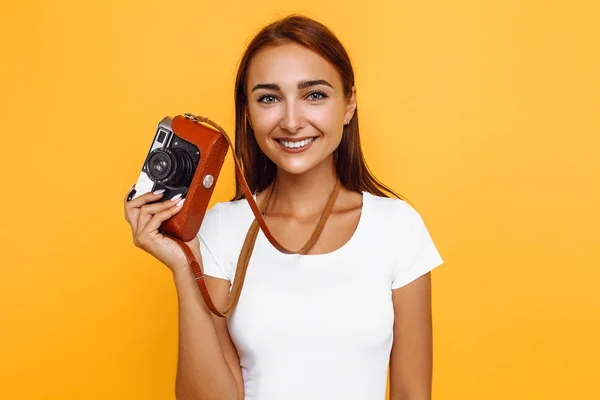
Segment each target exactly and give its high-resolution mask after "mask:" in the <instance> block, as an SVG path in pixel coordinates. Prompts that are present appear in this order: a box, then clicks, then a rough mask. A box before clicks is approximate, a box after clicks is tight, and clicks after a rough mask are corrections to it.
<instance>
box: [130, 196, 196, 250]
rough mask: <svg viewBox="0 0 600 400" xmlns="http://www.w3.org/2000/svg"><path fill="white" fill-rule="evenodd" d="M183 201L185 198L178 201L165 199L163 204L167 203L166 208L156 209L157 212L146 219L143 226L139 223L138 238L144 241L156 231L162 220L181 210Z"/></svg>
mask: <svg viewBox="0 0 600 400" xmlns="http://www.w3.org/2000/svg"><path fill="white" fill-rule="evenodd" d="M184 201H185V199H184V200H179V202H177V201H165V202H164V203H165V205H169V207H168V208H165V209H164V210H161V211H158V212H157V213H155V214H154V215H152V217H151V218H150V219H149V220H148V222H147V223H146V224H145V226H144V227H141V225H140V231H139V232H138V240H140V239H141V240H142V241H144V240H146V239H148V238H149V237H150V235H152V234H153V233H155V232H156V231H158V228H160V225H161V224H162V223H163V222H164V221H166V220H168V219H169V218H171V217H172V216H174V215H175V214H177V213H178V212H179V211H180V210H181V208H182V206H183V202H184ZM169 203H170V204H169Z"/></svg>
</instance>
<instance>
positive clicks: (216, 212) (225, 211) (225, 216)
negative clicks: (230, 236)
mask: <svg viewBox="0 0 600 400" xmlns="http://www.w3.org/2000/svg"><path fill="white" fill-rule="evenodd" d="M252 216H253V214H252V210H251V208H250V205H249V204H248V201H247V200H246V199H241V200H230V201H220V202H216V203H215V204H214V205H213V206H212V207H210V208H209V209H208V210H207V211H206V214H205V215H204V221H203V224H204V223H206V224H218V225H219V226H221V227H223V228H226V227H227V226H231V225H239V224H245V223H246V222H247V220H249V219H251V218H252Z"/></svg>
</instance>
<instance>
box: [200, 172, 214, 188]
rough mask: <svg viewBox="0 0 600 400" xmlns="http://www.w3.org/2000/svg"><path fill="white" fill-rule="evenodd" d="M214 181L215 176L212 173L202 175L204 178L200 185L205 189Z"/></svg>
mask: <svg viewBox="0 0 600 400" xmlns="http://www.w3.org/2000/svg"><path fill="white" fill-rule="evenodd" d="M214 181H215V178H214V177H213V176H212V175H206V176H204V179H203V180H202V186H204V188H205V189H210V187H211V186H212V185H213V183H214Z"/></svg>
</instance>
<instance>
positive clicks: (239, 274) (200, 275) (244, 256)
mask: <svg viewBox="0 0 600 400" xmlns="http://www.w3.org/2000/svg"><path fill="white" fill-rule="evenodd" d="M185 116H186V118H188V119H190V120H192V121H194V122H203V123H207V124H209V125H211V126H213V127H214V128H216V129H217V130H218V131H219V132H220V133H221V134H222V135H223V137H224V138H225V140H226V141H227V144H228V145H229V147H230V148H231V150H232V152H233V159H234V161H235V169H236V173H237V176H238V179H239V182H240V185H241V186H242V191H243V192H244V195H245V197H246V199H247V200H248V204H249V205H250V208H251V209H252V212H253V213H254V217H255V219H254V221H252V224H251V225H250V228H249V229H248V233H247V234H246V238H245V240H244V245H243V246H242V250H241V252H240V255H239V257H238V262H237V268H236V273H235V278H234V280H233V286H232V288H231V292H230V294H229V299H228V302H227V305H226V306H225V308H224V309H223V310H219V309H218V308H217V307H216V306H215V305H214V303H213V301H212V299H211V297H210V294H209V292H208V288H207V287H206V282H205V281H204V276H205V275H204V270H203V268H202V265H201V262H200V263H198V261H197V260H196V257H195V256H194V254H193V253H192V251H191V250H190V248H189V246H188V245H186V244H185V243H184V242H183V241H182V240H180V239H177V238H172V239H173V240H175V242H176V243H177V244H178V245H179V247H181V249H182V250H183V252H184V254H185V256H186V258H187V260H188V263H189V264H190V267H191V268H192V270H193V272H194V276H195V279H196V282H197V283H198V287H199V288H200V292H201V294H202V298H203V299H204V302H205V303H206V305H207V307H208V308H209V310H210V311H211V312H212V313H213V314H215V315H217V316H219V317H227V316H228V315H229V314H231V312H232V311H233V309H234V308H235V306H236V305H237V302H238V300H239V297H240V294H241V291H242V286H243V284H244V280H245V278H246V271H247V269H248V263H249V262H250V257H251V256H252V251H253V250H254V244H255V242H256V238H257V237H258V231H259V229H262V230H263V233H264V234H265V237H266V238H267V239H268V240H269V242H270V243H271V244H272V245H273V246H274V247H275V248H276V249H277V250H279V251H280V252H282V253H285V254H304V253H306V252H307V251H308V250H310V249H311V248H312V247H313V246H314V245H315V243H316V242H317V240H318V239H319V236H320V235H321V233H322V232H323V228H324V227H325V223H326V222H327V219H328V218H329V215H330V214H331V211H332V210H333V206H334V204H335V200H336V199H337V196H338V193H339V191H340V188H341V182H340V181H339V179H338V180H337V181H336V184H335V186H334V188H333V190H332V192H331V195H330V196H329V200H328V201H327V204H326V206H325V208H324V210H323V213H322V214H321V218H320V219H319V222H318V223H317V226H316V227H315V230H314V231H313V233H312V235H311V237H310V238H309V239H308V241H307V242H306V244H305V245H304V246H302V248H301V249H300V250H298V251H291V250H288V249H286V248H285V247H283V246H282V245H281V244H280V243H279V242H278V241H277V240H276V239H275V238H274V237H273V235H272V234H271V232H270V231H269V228H268V227H267V224H266V222H265V220H264V217H263V216H264V215H266V211H267V207H268V205H269V202H270V199H271V194H272V193H273V186H274V185H271V186H270V187H269V188H267V189H266V192H265V197H264V199H263V202H262V205H261V207H259V206H258V205H257V204H256V201H255V200H254V196H253V195H252V193H251V191H250V188H249V187H248V183H247V181H246V178H245V177H244V174H243V173H242V170H241V164H240V161H239V160H238V158H237V156H236V155H235V150H234V148H233V145H232V143H231V140H230V139H229V136H228V135H227V133H226V132H225V131H224V130H223V128H221V127H220V126H219V125H218V124H216V123H215V122H213V121H211V120H209V119H208V118H205V117H201V116H194V115H191V114H186V115H185Z"/></svg>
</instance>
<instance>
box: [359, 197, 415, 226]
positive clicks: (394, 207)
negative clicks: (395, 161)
mask: <svg viewBox="0 0 600 400" xmlns="http://www.w3.org/2000/svg"><path fill="white" fill-rule="evenodd" d="M363 199H364V200H363V201H365V202H367V204H368V206H369V209H370V211H371V213H372V215H373V216H375V217H376V218H380V219H383V220H387V221H389V220H390V219H392V220H394V221H397V220H398V218H399V219H401V220H404V221H408V222H418V220H420V219H421V215H420V214H419V212H418V211H417V209H416V208H415V207H414V206H413V205H411V204H410V203H409V202H408V201H406V200H404V199H399V198H396V197H383V196H377V195H375V194H372V193H369V192H365V193H364V195H363Z"/></svg>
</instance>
